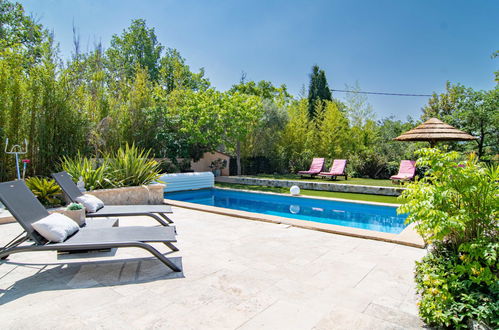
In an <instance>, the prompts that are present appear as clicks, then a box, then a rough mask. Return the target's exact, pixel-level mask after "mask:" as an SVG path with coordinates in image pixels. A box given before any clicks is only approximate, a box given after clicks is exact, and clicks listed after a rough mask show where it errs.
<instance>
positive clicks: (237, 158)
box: [236, 141, 241, 175]
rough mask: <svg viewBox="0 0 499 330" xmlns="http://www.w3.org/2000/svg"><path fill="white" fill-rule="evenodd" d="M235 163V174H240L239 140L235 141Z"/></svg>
mask: <svg viewBox="0 0 499 330" xmlns="http://www.w3.org/2000/svg"><path fill="white" fill-rule="evenodd" d="M236 164H237V175H241V142H239V141H237V144H236Z"/></svg>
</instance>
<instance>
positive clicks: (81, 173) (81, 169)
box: [61, 144, 161, 190]
mask: <svg viewBox="0 0 499 330" xmlns="http://www.w3.org/2000/svg"><path fill="white" fill-rule="evenodd" d="M61 166H62V168H63V169H64V170H65V171H66V172H68V173H69V174H70V175H71V176H72V177H73V180H75V181H77V180H78V178H80V177H81V178H82V179H83V182H84V183H85V188H86V189H87V190H95V189H108V188H121V187H133V186H142V185H149V184H152V183H154V182H159V177H160V172H161V171H160V164H159V163H158V162H157V161H155V160H154V159H152V158H151V157H150V151H146V150H142V149H140V148H138V147H136V146H135V145H133V144H132V145H131V146H129V145H128V144H126V145H125V146H124V147H120V148H118V150H117V151H116V152H115V153H106V154H104V155H103V158H102V159H101V160H95V159H90V158H87V157H83V156H81V155H80V154H78V155H77V156H76V157H74V158H69V157H63V158H62V161H61Z"/></svg>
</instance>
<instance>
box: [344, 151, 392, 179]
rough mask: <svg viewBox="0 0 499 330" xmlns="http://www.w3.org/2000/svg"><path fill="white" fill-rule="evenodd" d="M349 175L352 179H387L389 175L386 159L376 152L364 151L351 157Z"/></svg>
mask: <svg viewBox="0 0 499 330" xmlns="http://www.w3.org/2000/svg"><path fill="white" fill-rule="evenodd" d="M348 162H349V167H348V169H349V172H348V173H349V174H350V175H351V176H352V177H359V178H362V177H369V178H371V179H387V178H389V177H390V175H389V167H388V161H387V160H386V157H385V156H383V155H381V154H379V153H377V152H375V151H364V152H361V153H358V154H355V155H352V156H350V157H349V160H348Z"/></svg>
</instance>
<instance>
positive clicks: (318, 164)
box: [309, 158, 324, 172]
mask: <svg viewBox="0 0 499 330" xmlns="http://www.w3.org/2000/svg"><path fill="white" fill-rule="evenodd" d="M323 166H324V158H314V159H313V160H312V165H310V170H309V171H317V172H320V171H322V167H323Z"/></svg>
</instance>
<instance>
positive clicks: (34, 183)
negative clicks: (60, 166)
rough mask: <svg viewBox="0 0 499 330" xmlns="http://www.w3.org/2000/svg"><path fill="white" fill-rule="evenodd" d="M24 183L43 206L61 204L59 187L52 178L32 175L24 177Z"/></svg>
mask: <svg viewBox="0 0 499 330" xmlns="http://www.w3.org/2000/svg"><path fill="white" fill-rule="evenodd" d="M26 185H27V186H28V188H29V189H30V190H31V192H33V194H34V195H35V196H36V198H38V200H39V201H40V202H41V203H42V204H43V205H45V206H51V207H53V206H58V205H61V199H60V198H59V196H60V195H61V193H62V190H61V187H59V185H58V184H57V183H56V182H55V180H53V179H49V178H42V177H36V176H33V177H31V178H28V179H26Z"/></svg>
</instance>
